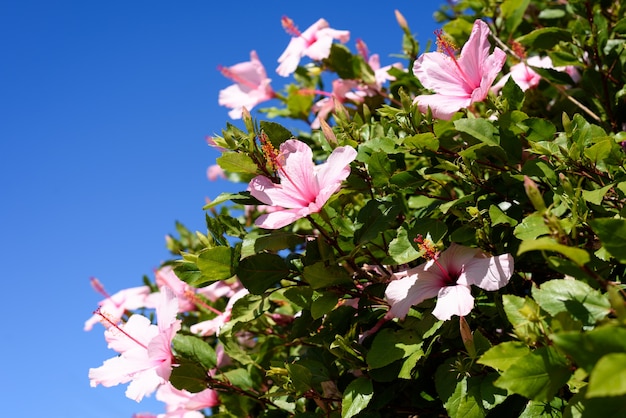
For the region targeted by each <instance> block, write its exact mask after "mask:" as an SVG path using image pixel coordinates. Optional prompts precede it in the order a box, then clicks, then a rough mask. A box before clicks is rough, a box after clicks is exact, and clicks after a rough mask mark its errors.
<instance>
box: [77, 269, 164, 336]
mask: <svg viewBox="0 0 626 418" xmlns="http://www.w3.org/2000/svg"><path fill="white" fill-rule="evenodd" d="M91 285H92V286H93V288H94V289H95V290H96V291H97V292H99V293H100V294H102V295H104V297H105V299H103V300H101V301H100V302H98V310H99V311H100V312H101V313H103V314H106V316H107V318H109V319H110V320H111V321H113V322H115V323H117V322H119V321H120V319H122V316H124V314H125V313H126V312H127V311H132V310H134V309H140V308H144V307H153V306H154V305H152V304H151V303H150V302H149V299H148V296H149V295H150V288H149V287H148V286H139V287H131V288H129V289H123V290H120V291H119V292H117V293H115V294H114V295H112V296H111V295H109V294H108V293H107V292H106V290H104V286H102V284H101V283H100V281H99V280H98V279H96V278H95V277H93V278H92V279H91ZM101 320H102V317H101V316H100V315H97V314H94V315H93V316H92V317H91V318H89V319H88V320H87V321H85V327H84V330H85V331H91V329H92V328H93V326H94V324H96V323H98V322H102V321H101ZM103 324H104V326H105V327H107V328H108V326H109V325H108V323H106V322H105V323H103Z"/></svg>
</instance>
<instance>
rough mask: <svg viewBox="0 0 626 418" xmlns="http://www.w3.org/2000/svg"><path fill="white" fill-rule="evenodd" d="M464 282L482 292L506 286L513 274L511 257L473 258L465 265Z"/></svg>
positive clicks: (506, 255)
mask: <svg viewBox="0 0 626 418" xmlns="http://www.w3.org/2000/svg"><path fill="white" fill-rule="evenodd" d="M464 270H465V271H464V272H463V276H465V281H466V282H467V284H468V285H470V284H473V285H476V286H478V287H480V288H481V289H484V290H498V289H500V288H502V287H504V286H506V285H507V283H508V282H509V279H510V278H511V275H512V274H513V256H512V255H511V254H503V255H500V256H497V257H488V258H474V259H473V260H472V261H470V262H469V263H467V264H466V265H465V269H464Z"/></svg>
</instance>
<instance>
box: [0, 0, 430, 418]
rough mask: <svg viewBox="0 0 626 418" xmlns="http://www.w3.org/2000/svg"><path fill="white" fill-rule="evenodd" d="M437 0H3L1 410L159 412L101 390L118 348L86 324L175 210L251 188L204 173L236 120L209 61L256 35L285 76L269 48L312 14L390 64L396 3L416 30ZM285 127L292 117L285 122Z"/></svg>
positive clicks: (151, 247) (195, 211)
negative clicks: (98, 288) (218, 139)
mask: <svg viewBox="0 0 626 418" xmlns="http://www.w3.org/2000/svg"><path fill="white" fill-rule="evenodd" d="M440 3H442V2H439V1H433V2H430V1H415V0H413V1H408V0H404V1H390V2H381V1H377V2H374V1H371V2H370V1H360V2H339V1H330V0H320V1H316V2H295V1H283V0H272V1H271V2H267V3H266V4H267V6H262V5H260V3H259V2H257V1H249V0H239V1H210V0H186V1H184V2H173V1H155V0H151V1H144V0H141V1H139V0H129V1H120V0H108V1H100V0H93V1H68V0H60V1H54V2H51V1H44V0H20V1H5V2H2V3H0V39H2V41H0V54H1V55H0V56H1V57H2V58H1V59H0V182H1V185H0V222H2V229H3V231H4V232H5V234H4V236H3V239H1V240H0V257H1V259H2V264H3V273H4V274H3V278H2V289H3V293H2V299H3V300H2V302H1V303H0V315H1V317H2V320H3V324H4V327H3V329H2V330H3V332H2V337H1V339H0V341H1V344H0V354H2V360H3V361H2V362H0V393H2V399H3V400H4V402H2V405H0V415H1V416H11V417H17V416H19V417H27V418H28V417H43V416H45V417H51V418H57V417H58V418H68V417H70V418H71V417H77V418H78V417H80V418H116V417H130V416H131V415H132V414H133V413H134V412H140V411H151V412H155V413H156V412H162V408H161V404H160V403H158V402H156V401H154V399H153V398H151V399H146V400H144V401H143V402H142V403H141V404H137V403H135V402H134V401H131V400H129V399H127V398H125V396H124V390H125V386H120V387H116V388H102V387H98V388H91V387H89V380H88V378H87V372H88V369H89V368H90V367H98V366H99V365H100V364H101V363H102V361H103V360H105V359H107V358H109V357H111V356H112V355H113V354H114V352H112V351H110V350H108V349H107V348H106V344H105V342H104V339H103V336H102V329H101V327H96V328H95V329H94V330H93V331H91V332H89V333H87V332H84V331H83V323H84V321H85V320H86V319H87V318H88V317H89V316H90V315H91V312H92V311H93V310H94V308H95V307H96V304H97V302H98V300H99V299H100V296H99V295H97V294H96V293H95V292H94V291H93V290H92V289H91V287H90V285H89V278H90V277H91V276H95V277H98V278H99V279H100V280H101V281H102V282H103V283H104V285H105V287H106V288H107V290H108V291H109V292H110V293H113V292H116V291H117V290H120V289H122V288H126V287H132V286H137V285H140V284H141V278H142V276H143V275H150V276H151V275H152V271H153V269H154V268H156V267H158V265H159V263H160V262H161V261H163V260H165V259H166V258H167V257H168V253H167V251H166V249H165V246H164V236H165V235H166V234H167V233H172V232H174V222H175V221H176V220H178V221H180V222H182V223H184V224H186V225H187V226H188V227H189V228H190V229H192V230H200V231H204V230H205V228H204V213H203V211H202V206H203V204H204V201H205V198H206V197H215V196H217V195H218V194H219V193H220V192H221V191H226V190H240V189H243V188H244V187H245V186H243V185H241V186H238V185H235V186H233V185H230V184H228V183H225V182H222V181H217V182H209V181H208V180H207V179H206V175H205V171H206V168H207V166H208V165H210V164H213V163H214V160H215V158H216V157H217V153H216V152H215V151H214V150H213V149H211V148H210V147H208V146H207V145H206V143H205V142H204V138H205V136H207V135H211V134H214V133H219V132H220V131H221V129H222V128H223V127H224V126H225V124H226V122H227V121H228V115H227V111H228V110H227V109H225V108H222V107H220V106H218V104H217V95H218V92H219V90H220V89H222V88H225V87H227V86H228V85H229V82H228V80H226V79H225V78H223V77H222V75H221V74H220V73H219V72H218V71H217V70H216V68H217V66H218V65H220V64H221V65H225V66H229V65H232V64H235V63H237V62H241V61H247V60H248V58H249V52H250V50H251V49H255V50H256V51H257V52H258V54H259V57H260V59H261V61H262V62H263V63H264V64H265V66H266V69H267V71H268V74H269V75H270V77H271V78H272V80H273V81H272V86H273V87H274V88H275V89H277V90H280V87H281V86H282V84H283V83H284V82H285V81H287V80H285V79H283V78H282V77H280V76H278V75H277V74H275V72H274V70H275V68H276V59H277V58H278V56H279V55H280V53H281V52H282V51H283V49H284V48H285V47H286V45H287V43H288V41H289V37H288V35H287V34H286V33H285V32H284V30H283V29H282V27H281V25H280V18H281V16H282V15H287V16H289V17H291V18H292V19H293V20H294V21H295V22H296V24H297V25H298V26H299V27H300V29H302V30H304V29H306V27H308V26H309V25H310V24H312V23H313V22H315V21H316V20H317V19H318V18H320V17H324V18H326V19H327V20H328V21H329V22H330V24H331V27H333V28H335V29H348V30H350V31H351V40H350V42H349V43H348V46H349V47H350V48H351V49H352V50H354V41H355V40H356V39H358V38H361V39H363V40H364V41H365V42H366V44H367V45H368V48H369V50H370V52H372V53H379V54H380V55H381V61H382V64H383V65H386V64H391V63H392V62H395V61H396V59H395V58H393V57H391V56H390V55H391V54H394V53H399V52H400V51H401V31H400V29H399V28H398V26H397V24H396V21H395V17H394V13H393V11H394V9H399V10H400V11H401V12H402V13H403V14H404V16H405V17H406V18H407V20H408V22H409V25H410V26H411V29H412V30H413V32H414V33H416V34H417V35H418V37H419V39H420V40H421V41H422V47H424V46H425V44H426V40H428V39H433V38H434V36H433V30H434V29H436V28H437V25H436V24H435V22H434V20H433V19H432V13H433V11H434V10H435V9H437V8H438V5H439V4H440ZM287 127H289V126H288V124H287Z"/></svg>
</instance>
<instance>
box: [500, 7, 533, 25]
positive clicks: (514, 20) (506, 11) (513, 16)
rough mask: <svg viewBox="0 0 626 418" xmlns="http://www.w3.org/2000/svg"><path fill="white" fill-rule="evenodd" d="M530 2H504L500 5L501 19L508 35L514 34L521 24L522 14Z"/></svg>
mask: <svg viewBox="0 0 626 418" xmlns="http://www.w3.org/2000/svg"><path fill="white" fill-rule="evenodd" d="M529 3H530V0H504V1H503V2H502V4H501V5H500V10H501V11H502V17H503V18H504V19H505V26H506V29H507V32H508V33H514V32H515V29H517V27H518V26H519V24H520V23H521V22H522V18H523V17H524V12H526V8H527V7H528V4H529Z"/></svg>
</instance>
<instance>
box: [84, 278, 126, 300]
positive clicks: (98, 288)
mask: <svg viewBox="0 0 626 418" xmlns="http://www.w3.org/2000/svg"><path fill="white" fill-rule="evenodd" d="M89 282H90V283H91V287H93V289H94V290H95V291H96V292H98V293H100V294H101V295H102V296H104V298H105V299H108V300H110V301H111V303H113V304H114V305H115V306H119V305H120V304H119V303H116V302H115V300H113V299H112V298H111V295H110V294H109V292H107V291H106V289H105V288H104V285H103V284H102V283H101V282H100V280H98V279H96V278H95V277H92V278H91V279H89Z"/></svg>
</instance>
